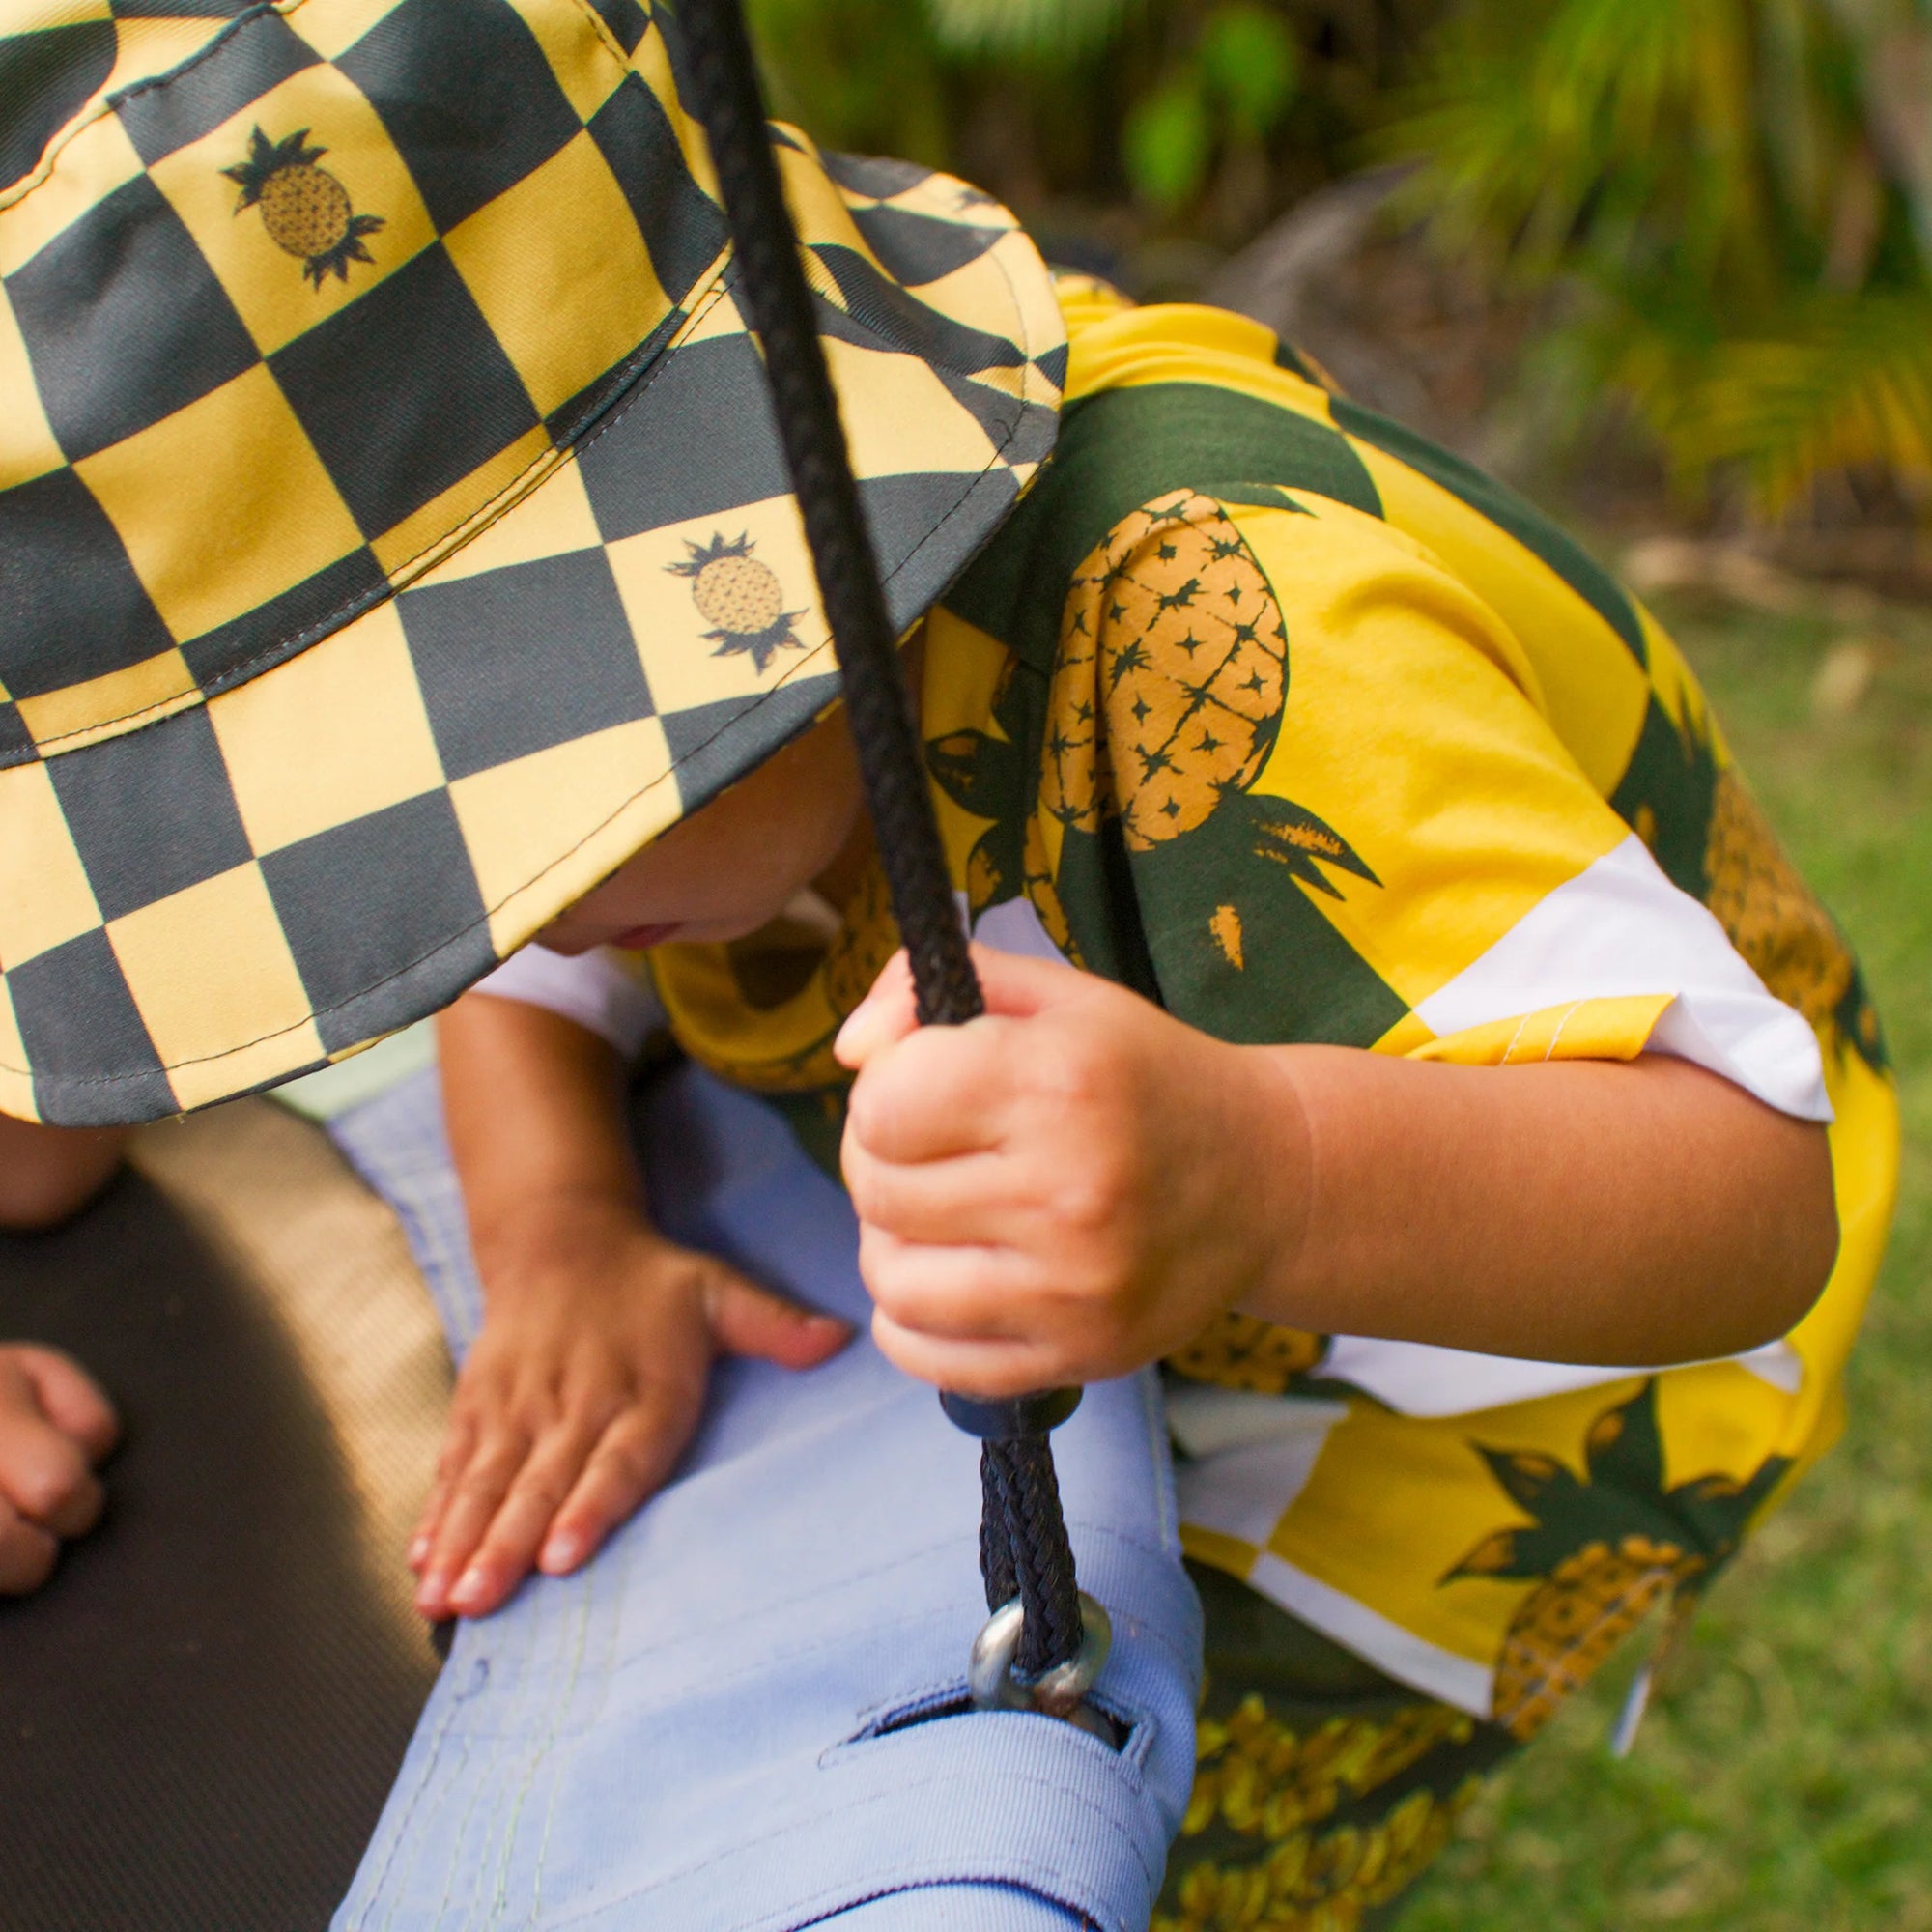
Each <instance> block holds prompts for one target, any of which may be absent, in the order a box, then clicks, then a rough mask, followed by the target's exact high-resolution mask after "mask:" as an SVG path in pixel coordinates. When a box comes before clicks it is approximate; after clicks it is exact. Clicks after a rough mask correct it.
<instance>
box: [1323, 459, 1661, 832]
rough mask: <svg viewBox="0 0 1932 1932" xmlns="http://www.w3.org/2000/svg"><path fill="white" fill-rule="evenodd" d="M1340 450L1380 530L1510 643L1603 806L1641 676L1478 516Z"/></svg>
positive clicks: (1623, 761)
mask: <svg viewBox="0 0 1932 1932" xmlns="http://www.w3.org/2000/svg"><path fill="white" fill-rule="evenodd" d="M1350 447H1351V448H1352V449H1353V450H1354V452H1355V454H1356V455H1357V456H1359V457H1360V458H1361V459H1362V461H1363V463H1364V464H1365V465H1366V466H1367V468H1368V471H1369V474H1370V476H1371V477H1373V478H1374V479H1375V485H1376V491H1377V494H1378V496H1379V497H1381V501H1382V509H1383V513H1384V514H1385V515H1386V516H1387V518H1388V521H1389V522H1390V523H1391V524H1392V525H1394V526H1396V527H1397V528H1399V529H1403V530H1406V531H1407V532H1408V533H1409V534H1410V535H1412V536H1414V537H1417V538H1419V539H1420V540H1421V541H1422V542H1424V543H1426V544H1427V545H1428V546H1429V548H1430V549H1431V550H1432V551H1433V552H1434V553H1435V554H1436V555H1437V556H1438V557H1440V558H1441V560H1442V562H1443V564H1444V565H1445V566H1446V567H1447V568H1448V569H1449V570H1451V571H1453V572H1454V573H1455V575H1456V576H1457V577H1458V578H1459V579H1460V580H1461V581H1462V582H1463V583H1465V584H1467V585H1468V586H1469V588H1470V589H1471V590H1472V591H1474V592H1475V593H1476V595H1477V596H1479V597H1480V598H1482V599H1483V601H1484V602H1485V603H1487V604H1488V605H1489V606H1490V608H1491V609H1492V611H1495V613H1496V615H1497V616H1498V617H1499V618H1500V619H1501V620H1502V622H1503V623H1504V624H1506V625H1507V626H1508V627H1509V629H1510V630H1511V631H1512V632H1513V633H1514V634H1515V636H1516V638H1517V639H1518V641H1519V643H1520V645H1521V647H1522V650H1523V652H1524V653H1525V655H1526V656H1527V657H1528V659H1529V661H1530V664H1531V666H1532V667H1533V668H1534V669H1535V672H1536V676H1537V681H1538V685H1539V687H1540V689H1541V693H1542V698H1543V703H1544V707H1545V710H1546V712H1547V715H1548V719H1549V722H1550V724H1551V725H1552V726H1553V727H1554V728H1555V731H1556V735H1557V736H1558V737H1559V738H1561V739H1562V740H1563V742H1564V744H1565V745H1566V746H1567V747H1568V748H1569V750H1570V752H1571V754H1572V755H1573V756H1574V757H1575V758H1576V759H1577V763H1578V764H1580V765H1581V766H1582V767H1583V772H1584V776H1585V777H1586V778H1588V779H1589V781H1590V783H1591V785H1592V786H1593V787H1594V788H1595V789H1596V790H1597V791H1598V792H1599V793H1601V794H1602V795H1603V796H1605V797H1608V796H1609V794H1610V793H1611V792H1612V791H1614V790H1615V789H1616V784H1617V781H1618V780H1619V779H1620V778H1621V777H1622V776H1623V772H1624V767H1625V766H1626V765H1628V764H1629V763H1630V758H1631V753H1633V752H1634V750H1635V749H1636V740H1637V733H1638V732H1639V731H1641V730H1642V728H1643V714H1644V706H1645V703H1646V701H1647V699H1648V698H1649V696H1650V692H1649V686H1648V683H1647V681H1646V679H1645V677H1644V672H1643V667H1642V666H1641V665H1639V664H1638V663H1637V661H1636V660H1635V659H1634V657H1632V656H1631V654H1630V651H1629V650H1628V649H1627V648H1626V646H1625V645H1624V642H1623V640H1622V639H1620V638H1618V637H1617V636H1616V635H1615V634H1614V633H1613V632H1612V631H1611V630H1610V627H1609V626H1608V624H1606V623H1605V621H1604V619H1603V618H1602V617H1601V616H1600V615H1599V614H1598V613H1597V611H1595V610H1594V609H1592V607H1591V606H1590V605H1589V604H1587V603H1586V602H1585V601H1584V600H1583V599H1582V598H1581V597H1579V596H1577V593H1576V592H1575V591H1574V590H1572V589H1571V588H1570V586H1569V585H1568V584H1567V583H1565V582H1563V580H1562V579H1561V578H1560V577H1559V576H1557V574H1556V572H1555V571H1554V570H1552V569H1551V568H1550V567H1549V565H1548V564H1547V563H1545V562H1544V561H1543V559H1542V558H1541V557H1539V556H1537V555H1535V554H1533V553H1531V552H1530V551H1529V550H1527V549H1526V548H1525V547H1524V546H1523V545H1522V544H1520V543H1519V542H1518V541H1517V540H1516V539H1515V538H1514V537H1513V536H1511V535H1510V534H1509V533H1508V532H1507V531H1506V530H1504V529H1502V528H1501V527H1500V526H1498V525H1496V524H1493V523H1492V522H1491V521H1490V520H1489V518H1487V517H1486V516H1484V515H1483V514H1482V513H1481V512H1480V511H1479V510H1476V509H1474V508H1473V507H1472V506H1471V505H1469V504H1467V503H1465V502H1463V499H1462V498H1461V497H1458V496H1456V495H1454V494H1453V493H1452V492H1450V491H1448V490H1445V489H1444V488H1443V487H1442V486H1441V485H1440V484H1439V483H1435V482H1433V481H1431V479H1430V478H1428V477H1427V476H1425V475H1423V474H1422V473H1421V471H1420V470H1416V469H1410V468H1409V467H1408V465H1407V464H1406V463H1400V462H1398V461H1397V460H1396V459H1395V458H1394V457H1392V456H1388V455H1385V454H1384V453H1383V452H1382V451H1381V450H1379V449H1377V448H1376V447H1375V446H1374V445H1373V444H1372V443H1367V442H1359V441H1354V440H1350Z"/></svg>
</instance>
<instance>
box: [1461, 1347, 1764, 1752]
mask: <svg viewBox="0 0 1932 1932" xmlns="http://www.w3.org/2000/svg"><path fill="white" fill-rule="evenodd" d="M1476 1446H1477V1447H1478V1449H1479V1451H1480V1453H1481V1455H1482V1457H1483V1459H1484V1461H1485V1462H1486V1463H1489V1465H1490V1468H1491V1471H1492V1473H1493V1474H1494V1476H1495V1478H1496V1480H1497V1481H1498V1482H1499V1483H1500V1484H1501V1485H1502V1487H1503V1488H1504V1489H1505V1490H1506V1491H1507V1492H1509V1494H1510V1496H1511V1498H1512V1499H1513V1500H1514V1501H1515V1502H1516V1503H1517V1504H1518V1505H1519V1507H1520V1508H1521V1509H1523V1510H1525V1511H1527V1512H1528V1513H1529V1514H1530V1515H1531V1516H1532V1517H1533V1518H1534V1519H1535V1520H1534V1521H1533V1522H1531V1523H1530V1524H1529V1525H1528V1526H1527V1527H1524V1528H1516V1529H1502V1530H1498V1531H1496V1532H1495V1533H1494V1534H1493V1535H1492V1536H1488V1537H1485V1538H1484V1539H1483V1541H1482V1542H1481V1543H1479V1544H1478V1545H1477V1546H1476V1548H1474V1549H1472V1550H1471V1551H1470V1552H1469V1553H1468V1555H1467V1556H1465V1557H1463V1560H1462V1562H1461V1563H1459V1564H1458V1565H1457V1566H1456V1568H1455V1569H1454V1570H1452V1571H1451V1572H1450V1573H1449V1575H1448V1576H1447V1577H1444V1578H1443V1581H1444V1582H1445V1583H1447V1582H1453V1581H1454V1580H1455V1579H1456V1578H1457V1577H1492V1578H1498V1579H1509V1578H1518V1577H1520V1578H1523V1579H1525V1580H1529V1581H1532V1582H1533V1583H1534V1584H1535V1587H1534V1588H1533V1589H1532V1590H1531V1591H1530V1592H1529V1594H1528V1595H1527V1596H1526V1597H1524V1599H1523V1600H1522V1602H1521V1604H1520V1605H1519V1606H1518V1608H1517V1612H1516V1615H1515V1616H1514V1617H1513V1618H1512V1619H1511V1620H1510V1627H1509V1630H1508V1633H1507V1634H1506V1635H1505V1637H1504V1639H1503V1648H1502V1654H1501V1655H1500V1656H1499V1657H1498V1658H1497V1660H1496V1671H1495V1688H1494V1691H1493V1694H1492V1704H1491V1715H1492V1717H1493V1718H1494V1719H1495V1720H1496V1722H1497V1723H1499V1724H1501V1725H1503V1726H1504V1727H1505V1728H1506V1729H1507V1730H1509V1731H1510V1732H1511V1733H1512V1735H1514V1736H1516V1737H1518V1738H1528V1737H1531V1736H1533V1735H1534V1734H1535V1733H1536V1732H1537V1731H1538V1730H1540V1729H1541V1728H1542V1727H1543V1725H1544V1724H1545V1723H1547V1722H1548V1719H1550V1718H1551V1717H1552V1716H1554V1715H1555V1713H1556V1710H1557V1709H1558V1707H1559V1706H1560V1705H1561V1704H1562V1703H1563V1700H1564V1699H1565V1698H1566V1697H1568V1696H1569V1695H1570V1694H1571V1693H1572V1692H1573V1691H1575V1690H1579V1689H1580V1688H1581V1687H1582V1686H1583V1685H1584V1684H1586V1683H1587V1682H1588V1681H1589V1679H1590V1678H1591V1676H1592V1675H1593V1674H1594V1673H1595V1672H1596V1670H1597V1668H1598V1666H1599V1665H1601V1664H1602V1663H1603V1662H1605V1660H1606V1659H1607V1658H1608V1657H1609V1655H1610V1653H1611V1652H1612V1651H1613V1650H1614V1649H1615V1648H1616V1646H1617V1645H1618V1644H1619V1643H1620V1642H1621V1641H1622V1640H1623V1639H1624V1637H1625V1636H1627V1635H1628V1634H1630V1633H1631V1631H1633V1630H1634V1628H1635V1627H1636V1626H1637V1624H1638V1623H1640V1622H1641V1621H1642V1619H1643V1617H1644V1615H1645V1614H1646V1612H1648V1611H1649V1610H1650V1609H1651V1607H1652V1606H1653V1605H1656V1604H1657V1603H1658V1602H1660V1601H1661V1600H1662V1599H1663V1598H1665V1597H1688V1596H1690V1594H1691V1593H1693V1592H1698V1591H1701V1590H1702V1589H1703V1588H1704V1587H1705V1585H1706V1584H1708V1583H1709V1581H1710V1579H1711V1578H1712V1577H1713V1576H1714V1575H1716V1573H1717V1572H1718V1570H1719V1568H1721V1567H1722V1565H1723V1564H1724V1563H1725V1562H1727V1561H1728V1560H1729V1558H1730V1556H1731V1555H1732V1553H1733V1552H1734V1551H1735V1550H1736V1548H1737V1546H1738V1541H1739V1538H1740V1537H1741V1536H1742V1535H1743V1534H1744V1530H1745V1528H1746V1525H1747V1523H1748V1522H1749V1520H1750V1518H1751V1516H1752V1514H1753V1512H1754V1511H1755V1510H1756V1509H1757V1507H1758V1505H1759V1504H1760V1503H1761V1502H1763V1500H1764V1499H1765V1497H1766V1496H1767V1495H1768V1494H1769V1493H1770V1492H1771V1490H1772V1488H1773V1487H1774V1485H1775V1484H1776V1481H1777V1479H1778V1477H1779V1476H1780V1475H1781V1474H1782V1473H1783V1471H1784V1470H1785V1468H1786V1467H1787V1466H1788V1464H1787V1463H1785V1462H1784V1460H1783V1459H1782V1458H1779V1457H1772V1458H1770V1459H1769V1460H1768V1461H1767V1462H1766V1463H1764V1465H1763V1466H1762V1467H1761V1468H1760V1469H1759V1470H1758V1471H1757V1473H1756V1474H1755V1475H1754V1476H1753V1477H1752V1478H1751V1479H1750V1481H1749V1482H1748V1483H1743V1484H1740V1483H1737V1482H1734V1481H1732V1480H1731V1479H1730V1478H1729V1477H1727V1476H1718V1475H1708V1476H1700V1477H1697V1478H1695V1479H1693V1480H1692V1481H1690V1482H1688V1483H1681V1484H1679V1485H1677V1486H1676V1487H1675V1488H1673V1489H1666V1488H1665V1487H1664V1473H1663V1443H1662V1436H1661V1435H1660V1433H1659V1427H1658V1417H1657V1381H1656V1378H1651V1379H1650V1380H1648V1381H1646V1382H1645V1383H1644V1385H1643V1387H1642V1388H1641V1389H1640V1390H1639V1391H1638V1392H1637V1393H1636V1394H1635V1395H1634V1396H1633V1397H1632V1398H1631V1399H1630V1401H1628V1402H1627V1403H1624V1404H1623V1405H1622V1406H1619V1407H1616V1408H1609V1409H1605V1411H1604V1413H1603V1414H1601V1415H1600V1416H1598V1418H1597V1419H1596V1421H1595V1422H1594V1423H1593V1424H1592V1425H1591V1427H1590V1430H1589V1434H1588V1435H1587V1437H1586V1439H1585V1444H1584V1459H1585V1463H1584V1474H1583V1476H1582V1477H1581V1478H1580V1479H1579V1478H1578V1477H1577V1475H1576V1474H1575V1472H1574V1471H1572V1470H1571V1469H1570V1468H1569V1467H1568V1466H1567V1465H1566V1464H1564V1463H1560V1462H1558V1461H1556V1460H1555V1459H1554V1458H1552V1457H1549V1456H1545V1455H1541V1454H1527V1453H1521V1452H1515V1451H1508V1450H1498V1449H1489V1448H1484V1447H1482V1445H1481V1444H1478V1445H1476Z"/></svg>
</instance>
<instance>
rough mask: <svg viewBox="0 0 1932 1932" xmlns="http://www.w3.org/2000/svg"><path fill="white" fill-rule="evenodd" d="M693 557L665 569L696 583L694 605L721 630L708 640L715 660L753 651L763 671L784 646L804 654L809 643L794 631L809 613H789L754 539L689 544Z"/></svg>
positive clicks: (715, 538)
mask: <svg viewBox="0 0 1932 1932" xmlns="http://www.w3.org/2000/svg"><path fill="white" fill-rule="evenodd" d="M684 547H685V549H686V551H688V552H689V553H690V554H689V555H687V556H685V557H684V558H683V559H682V560H681V561H679V562H677V563H668V564H666V565H665V568H666V569H667V570H668V571H669V572H670V573H671V575H672V576H673V577H688V578H690V579H691V580H692V585H691V595H692V601H693V602H694V603H696V606H697V609H698V613H699V615H701V616H702V617H704V618H705V620H706V621H707V622H709V623H711V624H713V625H715V626H716V628H715V629H714V630H709V631H707V632H705V634H704V635H705V637H706V638H707V639H710V641H711V642H713V643H715V644H716V645H717V646H718V648H717V650H715V651H714V652H713V653H712V656H713V657H720V658H724V657H736V656H738V655H740V654H741V653H744V652H750V654H751V659H752V664H753V668H755V669H757V670H759V671H763V670H764V668H766V666H767V665H769V664H770V663H771V661H772V653H773V652H774V651H776V650H778V649H780V648H781V647H783V648H784V649H787V650H795V651H802V650H803V649H804V648H805V640H804V639H802V638H801V637H800V636H799V635H798V633H797V632H796V631H795V630H793V628H792V626H793V625H794V624H795V623H797V621H798V620H799V618H801V617H802V616H804V615H805V612H804V611H787V610H786V609H785V608H784V590H783V588H782V586H781V584H780V582H779V580H778V573H777V572H776V571H774V570H773V569H772V567H771V565H770V564H767V563H760V562H759V561H758V559H757V558H756V557H755V556H753V554H752V552H753V550H754V549H755V548H756V546H755V545H754V544H753V541H752V539H751V538H750V537H748V536H745V535H743V534H740V535H738V536H736V537H729V538H727V537H726V536H725V535H724V533H723V532H722V531H714V532H713V534H712V537H711V540H710V542H709V543H701V544H699V543H693V542H692V541H691V540H690V539H689V538H686V540H685V546H684Z"/></svg>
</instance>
